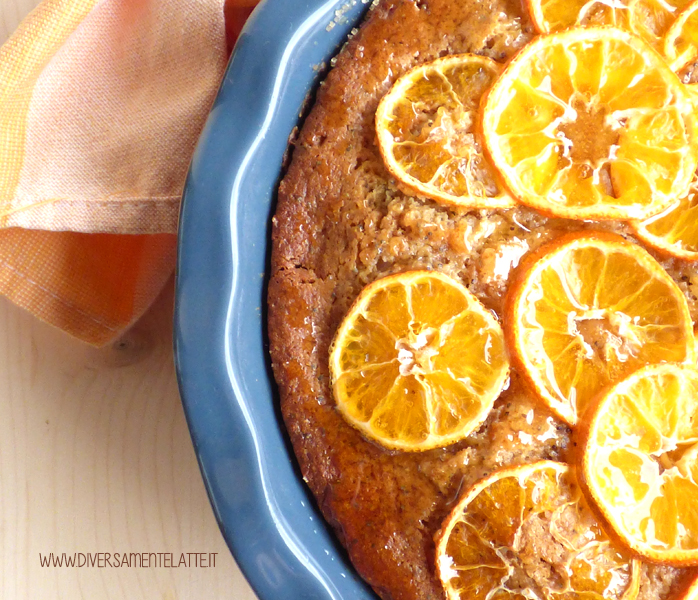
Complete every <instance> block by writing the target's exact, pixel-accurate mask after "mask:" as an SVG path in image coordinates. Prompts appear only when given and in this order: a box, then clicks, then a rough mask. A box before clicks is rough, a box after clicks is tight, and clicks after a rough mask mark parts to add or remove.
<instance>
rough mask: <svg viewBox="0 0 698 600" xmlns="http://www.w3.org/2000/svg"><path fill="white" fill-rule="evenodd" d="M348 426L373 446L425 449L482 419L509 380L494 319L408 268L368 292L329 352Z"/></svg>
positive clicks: (452, 288)
mask: <svg viewBox="0 0 698 600" xmlns="http://www.w3.org/2000/svg"><path fill="white" fill-rule="evenodd" d="M330 373H331V375H332V383H333V389H334V396H335V400H336V402H337V406H338V407H339V410H340V411H341V413H342V414H343V415H344V417H345V418H346V420H347V421H348V422H349V423H350V424H352V425H353V426H354V427H357V428H358V429H359V430H360V431H362V432H363V433H364V434H365V435H366V436H368V437H370V438H372V439H373V440H375V441H377V442H379V443H380V444H382V445H384V446H386V447H388V448H394V449H400V450H427V449H429V448H434V447H437V446H445V445H447V444H451V443H453V442H455V441H457V440H459V439H461V438H463V437H465V436H467V435H468V434H470V433H471V432H472V431H474V430H475V429H476V428H477V427H478V426H479V425H480V424H481V423H482V422H483V421H484V419H485V417H486V416H487V414H488V413H489V411H490V409H491V408H492V404H493V403H494V401H495V399H496V398H497V396H499V393H500V392H501V390H502V388H503V387H504V385H505V383H506V382H507V380H508V375H509V360H508V358H507V354H506V350H505V347H504V335H503V333H502V330H501V327H500V326H499V323H498V322H497V320H496V319H495V318H494V317H493V316H492V314H491V313H490V312H489V311H487V310H486V309H485V308H484V307H483V306H482V305H481V304H480V302H479V301H478V300H477V298H475V296H473V295H472V294H471V293H470V292H469V291H468V290H467V289H466V288H465V287H464V286H463V285H462V284H460V283H458V282H457V281H455V280H454V279H451V278H450V277H447V276H446V275H442V274H440V273H436V272H428V271H411V272H407V273H400V274H398V275H391V276H389V277H385V278H383V279H379V280H378V281H376V282H374V283H372V284H370V285H368V286H367V287H366V288H364V290H363V291H362V292H361V294H360V295H359V297H358V299H357V300H356V302H355V303H354V305H353V306H352V307H351V309H350V310H349V313H348V314H347V316H346V317H345V319H344V321H343V322H342V324H341V326H340V328H339V330H338V331H337V334H336V337H335V339H334V342H333V345H332V349H331V351H330Z"/></svg>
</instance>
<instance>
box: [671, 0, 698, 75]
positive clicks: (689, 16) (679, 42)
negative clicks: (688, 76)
mask: <svg viewBox="0 0 698 600" xmlns="http://www.w3.org/2000/svg"><path fill="white" fill-rule="evenodd" d="M664 55H665V56H666V57H667V60H668V61H669V63H670V64H671V68H672V69H674V71H676V72H679V71H680V70H681V69H683V67H685V66H686V65H688V64H689V63H691V62H694V61H695V60H696V59H698V1H694V2H691V3H690V4H689V5H688V6H686V7H685V8H684V9H683V10H682V11H681V12H680V13H679V15H678V17H677V18H676V20H675V21H674V22H673V24H672V25H671V27H669V29H668V31H667V32H666V35H665V37H664Z"/></svg>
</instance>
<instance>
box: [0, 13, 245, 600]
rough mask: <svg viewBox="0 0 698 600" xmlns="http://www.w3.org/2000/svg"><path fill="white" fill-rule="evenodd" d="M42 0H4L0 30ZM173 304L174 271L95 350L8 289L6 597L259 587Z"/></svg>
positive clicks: (0, 570) (1, 564)
mask: <svg viewBox="0 0 698 600" xmlns="http://www.w3.org/2000/svg"><path fill="white" fill-rule="evenodd" d="M36 4H38V0H0V42H2V41H4V40H5V39H6V38H7V37H8V36H9V35H10V34H11V33H12V31H14V29H15V28H16V27H17V25H18V24H19V22H20V21H21V19H22V18H23V17H24V16H25V15H26V14H27V13H28V12H29V11H30V10H31V9H32V8H34V6H35V5H36ZM172 304H173V285H172V282H170V284H168V286H167V288H166V289H165V291H164V292H163V293H162V295H161V296H160V298H159V299H158V301H157V302H156V304H155V305H154V306H153V307H152V309H151V310H150V311H149V313H148V314H147V315H146V316H145V317H144V318H143V319H142V320H141V321H140V322H139V323H138V324H137V325H136V326H135V327H134V329H133V330H132V331H131V332H130V333H129V334H127V335H126V336H125V337H124V338H123V339H122V340H121V341H120V343H118V344H115V345H113V346H111V347H108V348H105V349H100V350H96V349H93V348H91V347H89V346H86V345H84V344H81V343H80V342H78V341H76V340H74V339H72V338H70V337H69V336H67V335H65V334H63V333H62V332H60V331H58V330H56V329H53V328H52V327H49V326H48V325H45V324H43V323H41V322H39V321H38V320H36V319H35V318H33V317H32V316H30V315H29V314H28V313H25V312H24V311H22V310H20V309H19V308H17V307H15V306H14V305H12V304H10V303H9V302H8V301H7V300H5V299H4V298H0V599H3V600H24V599H31V600H37V599H41V600H53V599H58V598H61V599H65V600H76V599H83V598H84V599H87V600H102V599H106V598H109V599H115V600H122V599H127V600H139V599H144V600H155V599H158V600H159V599H162V600H175V599H178V600H180V599H181V600H189V599H191V600H198V599H206V600H216V599H218V598H231V599H233V600H254V599H255V598H256V596H255V595H254V593H253V592H252V590H251V589H250V587H249V585H248V584H247V582H246V581H245V579H244V577H243V576H242V574H241V573H240V570H239V569H238V567H237V565H236V564H235V561H234V560H233V558H232V556H231V555H230V553H229V551H228V548H227V546H226V545H225V542H224V541H223V538H222V536H221V534H220V531H219V529H218V526H217V524H216V522H215V519H214V517H213V513H212V510H211V507H210V505H209V502H208V498H207V496H206V491H205V490H204V485H203V482H202V479H201V475H200V472H199V468H198V465H197V463H196V458H195V456H194V450H193V447H192V443H191V439H190V437H189V432H188V430H187V426H186V423H185V420H184V413H183V411H182V406H181V403H180V399H179V395H178V391H177V383H176V380H175V372H174V365H173V362H172V326H171V323H172ZM52 552H53V553H54V554H56V553H58V554H61V553H64V552H65V553H67V554H71V555H72V554H73V553H83V554H85V555H87V553H93V554H94V553H98V552H102V553H106V552H109V553H112V554H113V553H115V552H118V553H124V552H127V553H131V552H160V553H170V552H171V553H173V555H175V556H179V555H180V553H195V552H199V553H205V554H206V555H208V554H209V553H216V554H215V566H209V567H206V568H202V567H198V568H197V567H191V566H190V567H180V568H166V567H159V568H158V567H155V568H153V567H151V568H125V567H120V568H108V567H104V568H100V567H98V566H94V567H83V568H78V567H42V566H41V564H40V555H48V554H50V553H52ZM103 560H104V558H103ZM163 560H165V559H164V557H163V559H161V562H162V561H163ZM190 560H192V561H193V560H194V559H193V558H191V559H190Z"/></svg>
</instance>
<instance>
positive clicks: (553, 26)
mask: <svg viewBox="0 0 698 600" xmlns="http://www.w3.org/2000/svg"><path fill="white" fill-rule="evenodd" d="M687 2H688V0H611V1H609V0H527V4H528V8H529V13H530V15H531V19H532V20H533V24H534V25H535V27H536V29H538V31H539V32H540V33H554V32H557V31H562V30H564V29H569V28H570V27H580V26H585V27H586V26H594V25H612V26H614V27H619V28H621V29H625V30H627V31H631V32H633V33H635V34H637V35H639V36H641V37H642V38H643V39H644V40H645V41H647V42H648V43H650V44H651V45H652V46H654V47H655V48H660V47H661V45H662V37H663V36H664V34H665V32H666V31H667V29H668V28H669V27H670V26H671V24H672V23H673V22H674V20H675V19H676V15H677V14H678V13H679V10H680V9H681V8H682V7H683V6H685V5H686V4H687Z"/></svg>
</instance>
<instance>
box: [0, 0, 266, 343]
mask: <svg viewBox="0 0 698 600" xmlns="http://www.w3.org/2000/svg"><path fill="white" fill-rule="evenodd" d="M251 3H252V0H232V2H229V3H228V5H227V6H224V0H44V2H42V3H41V4H40V5H39V6H38V7H37V8H36V9H35V10H34V11H33V12H32V13H31V14H30V15H29V16H28V17H27V18H26V20H25V21H24V22H23V23H22V24H21V25H20V27H19V28H18V29H17V31H16V32H15V33H14V34H13V35H12V37H11V38H10V39H9V40H8V41H7V42H6V43H5V44H4V45H3V46H2V47H0V294H2V295H4V296H6V297H8V298H9V299H10V300H12V301H13V302H15V303H16V304H18V305H19V306H21V307H23V308H25V309H26V310H28V311H30V312H31V313H33V314H34V315H36V316H37V317H39V318H40V319H42V320H44V321H47V322H48V323H51V324H53V325H55V326H57V327H60V328H61V329H63V330H65V331H67V332H68V333H70V334H72V335H74V336H76V337H78V338H80V339H82V340H84V341H86V342H89V343H91V344H95V345H103V344H106V343H108V342H110V341H112V340H113V339H115V338H117V337H118V336H119V335H120V334H121V333H122V332H123V331H124V330H125V329H126V328H128V327H129V325H130V324H132V323H133V322H134V321H135V320H136V319H138V317H139V316H140V315H142V314H143V312H144V311H145V310H146V309H147V308H148V306H149V305H150V303H151V302H152V301H153V300H154V299H155V297H156V296H157V294H158V293H159V291H160V289H161V288H162V286H163V284H164V283H165V282H166V281H167V279H168V278H169V277H170V275H171V273H172V270H173V267H174V260H175V248H176V232H177V218H178V212H179V203H180V199H181V196H182V189H183V186H184V180H185V177H186V172H187V168H188V166H189V161H190V158H191V155H192V152H193V150H194V146H195V144H196V140H197V137H198V135H199V133H200V131H201V128H202V126H203V123H204V120H205V118H206V115H207V112H208V110H209V108H210V106H211V103H212V101H213V98H214V96H215V93H216V90H217V88H218V84H219V83H220V80H221V77H222V75H223V71H224V69H225V65H226V61H227V57H228V49H229V46H230V44H231V41H232V38H233V37H234V36H235V34H236V32H238V31H239V29H240V27H241V26H242V23H243V22H244V20H245V18H246V16H247V15H248V14H249V12H250V10H251V9H250V6H249V5H250V4H251ZM226 17H227V19H226ZM226 22H227V25H228V38H227V39H226Z"/></svg>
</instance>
